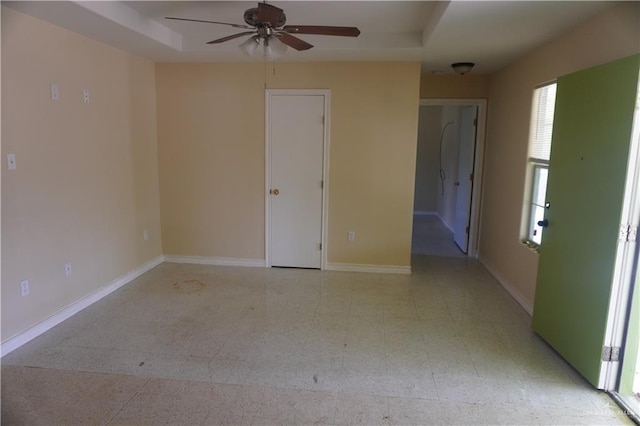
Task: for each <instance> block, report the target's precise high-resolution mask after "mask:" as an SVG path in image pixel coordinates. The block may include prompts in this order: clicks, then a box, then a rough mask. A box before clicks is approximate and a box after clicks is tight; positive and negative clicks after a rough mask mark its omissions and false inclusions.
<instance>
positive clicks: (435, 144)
mask: <svg viewBox="0 0 640 426" xmlns="http://www.w3.org/2000/svg"><path fill="white" fill-rule="evenodd" d="M419 111H420V112H419V124H418V143H417V155H416V176H415V193H414V212H413V213H414V215H413V233H412V246H411V251H412V254H414V255H431V256H447V257H465V256H472V257H475V256H477V246H478V238H477V230H478V215H479V200H480V189H481V176H482V159H483V152H484V128H485V117H486V101H485V100H482V99H469V100H464V99H461V100H457V99H455V100H454V99H433V100H431V99H429V100H421V101H420V110H419Z"/></svg>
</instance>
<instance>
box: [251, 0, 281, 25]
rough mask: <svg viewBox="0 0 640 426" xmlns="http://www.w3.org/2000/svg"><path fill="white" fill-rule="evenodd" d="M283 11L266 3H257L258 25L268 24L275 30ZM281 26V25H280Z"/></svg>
mask: <svg viewBox="0 0 640 426" xmlns="http://www.w3.org/2000/svg"><path fill="white" fill-rule="evenodd" d="M282 12H283V10H282V9H280V8H278V7H275V6H271V5H270V4H267V3H258V19H257V21H258V22H260V23H267V22H268V23H269V24H270V25H271V26H272V27H273V28H275V27H276V26H277V24H278V21H280V18H281V17H282ZM280 25H282V24H280Z"/></svg>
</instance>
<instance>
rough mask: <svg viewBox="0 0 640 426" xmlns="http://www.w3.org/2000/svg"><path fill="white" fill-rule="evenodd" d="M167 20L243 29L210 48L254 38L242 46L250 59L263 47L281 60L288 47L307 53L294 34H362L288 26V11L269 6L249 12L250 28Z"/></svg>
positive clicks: (350, 30)
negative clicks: (245, 38) (280, 56)
mask: <svg viewBox="0 0 640 426" xmlns="http://www.w3.org/2000/svg"><path fill="white" fill-rule="evenodd" d="M166 19H173V20H177V21H191V22H204V23H208V24H220V25H228V26H230V27H234V28H242V29H246V30H250V31H243V32H240V33H236V34H232V35H229V36H226V37H222V38H219V39H216V40H211V41H209V42H207V44H217V43H224V42H225V41H229V40H233V39H236V38H240V37H244V36H248V35H250V36H251V37H249V39H247V40H246V41H245V42H243V43H242V44H241V45H240V49H241V50H242V51H244V52H245V53H247V54H248V55H251V54H253V52H255V50H256V49H257V48H258V46H259V45H260V44H262V45H263V46H264V48H265V52H266V53H267V54H268V55H273V56H279V55H281V54H282V53H284V51H285V50H286V48H287V46H289V47H292V48H293V49H295V50H307V49H311V48H312V47H313V45H312V44H309V43H307V42H306V41H304V40H302V39H299V38H298V37H296V36H294V35H293V34H314V35H330V36H342V37H358V35H360V30H359V29H358V28H356V27H330V26H322V25H285V23H286V22H287V16H286V15H285V13H284V10H282V9H280V8H278V7H275V6H272V5H270V4H267V3H258V7H253V8H250V9H247V10H245V12H244V22H246V24H247V25H242V24H231V23H228V22H217V21H206V20H202V19H188V18H175V17H170V16H167V17H166Z"/></svg>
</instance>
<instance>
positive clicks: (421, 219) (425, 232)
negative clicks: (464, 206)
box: [411, 214, 466, 257]
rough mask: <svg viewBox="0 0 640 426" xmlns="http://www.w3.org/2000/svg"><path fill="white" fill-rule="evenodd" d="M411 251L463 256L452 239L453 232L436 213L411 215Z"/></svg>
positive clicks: (423, 253)
mask: <svg viewBox="0 0 640 426" xmlns="http://www.w3.org/2000/svg"><path fill="white" fill-rule="evenodd" d="M411 253H413V254H422V255H428V256H447V257H465V256H466V255H465V254H464V253H463V252H462V251H461V250H460V249H459V248H458V246H457V245H456V243H455V242H454V241H453V232H451V230H450V229H449V228H447V227H446V225H445V224H444V223H443V222H442V220H441V219H440V218H439V217H438V216H436V215H425V214H418V215H414V216H413V235H412V239H411Z"/></svg>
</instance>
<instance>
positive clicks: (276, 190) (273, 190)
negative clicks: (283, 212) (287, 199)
mask: <svg viewBox="0 0 640 426" xmlns="http://www.w3.org/2000/svg"><path fill="white" fill-rule="evenodd" d="M271 193H272V194H273V195H278V194H279V193H280V190H279V189H272V190H271Z"/></svg>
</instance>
